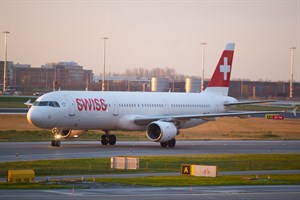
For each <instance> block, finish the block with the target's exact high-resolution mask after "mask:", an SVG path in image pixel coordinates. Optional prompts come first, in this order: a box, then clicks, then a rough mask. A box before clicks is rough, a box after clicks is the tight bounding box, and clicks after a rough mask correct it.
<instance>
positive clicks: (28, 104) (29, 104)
mask: <svg viewBox="0 0 300 200" xmlns="http://www.w3.org/2000/svg"><path fill="white" fill-rule="evenodd" d="M30 102H31V99H29V100H28V101H26V102H25V103H24V104H25V105H26V106H32V105H33V103H30Z"/></svg>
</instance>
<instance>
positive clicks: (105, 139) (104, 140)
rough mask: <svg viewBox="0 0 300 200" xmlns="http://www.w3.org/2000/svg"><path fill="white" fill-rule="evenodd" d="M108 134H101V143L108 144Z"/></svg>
mask: <svg viewBox="0 0 300 200" xmlns="http://www.w3.org/2000/svg"><path fill="white" fill-rule="evenodd" d="M107 139H108V138H107V135H102V136H101V144H102V145H107V144H108V140H107Z"/></svg>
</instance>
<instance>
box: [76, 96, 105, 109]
mask: <svg viewBox="0 0 300 200" xmlns="http://www.w3.org/2000/svg"><path fill="white" fill-rule="evenodd" d="M76 103H77V109H78V110H79V111H82V110H85V111H86V110H97V111H100V110H102V111H106V109H107V105H106V104H105V100H104V99H97V98H88V99H81V98H76Z"/></svg>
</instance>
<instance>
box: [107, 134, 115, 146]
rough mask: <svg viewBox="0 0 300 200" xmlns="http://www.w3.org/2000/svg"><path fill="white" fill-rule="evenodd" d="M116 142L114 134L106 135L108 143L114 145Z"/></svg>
mask: <svg viewBox="0 0 300 200" xmlns="http://www.w3.org/2000/svg"><path fill="white" fill-rule="evenodd" d="M116 142H117V137H116V136H115V135H110V136H108V143H109V145H115V144H116Z"/></svg>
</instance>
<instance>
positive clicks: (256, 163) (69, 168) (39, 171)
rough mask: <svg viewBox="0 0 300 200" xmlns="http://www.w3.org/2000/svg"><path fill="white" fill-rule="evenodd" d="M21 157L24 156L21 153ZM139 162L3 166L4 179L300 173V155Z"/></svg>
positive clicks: (181, 157)
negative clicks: (120, 166)
mask: <svg viewBox="0 0 300 200" xmlns="http://www.w3.org/2000/svg"><path fill="white" fill-rule="evenodd" d="M19 156H22V155H21V152H19ZM139 158H140V169H139V170H137V171H132V170H125V171H124V170H113V169H110V158H89V159H61V160H39V161H22V162H21V161H20V162H8V163H0V177H2V178H4V177H5V176H6V172H7V170H9V169H33V170H35V174H36V176H52V175H56V176H59V175H83V174H112V173H155V172H157V173H161V172H180V168H181V164H205V165H217V166H218V171H220V172H222V171H247V170H296V169H300V154H239V155H235V154H233V155H195V156H190V155H178V156H176V157H175V156H155V157H152V156H151V157H139Z"/></svg>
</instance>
